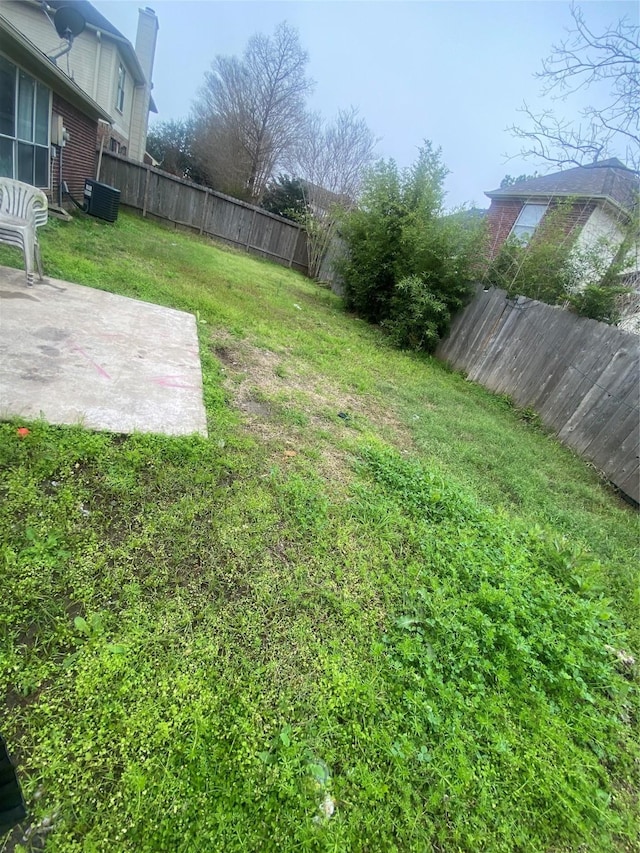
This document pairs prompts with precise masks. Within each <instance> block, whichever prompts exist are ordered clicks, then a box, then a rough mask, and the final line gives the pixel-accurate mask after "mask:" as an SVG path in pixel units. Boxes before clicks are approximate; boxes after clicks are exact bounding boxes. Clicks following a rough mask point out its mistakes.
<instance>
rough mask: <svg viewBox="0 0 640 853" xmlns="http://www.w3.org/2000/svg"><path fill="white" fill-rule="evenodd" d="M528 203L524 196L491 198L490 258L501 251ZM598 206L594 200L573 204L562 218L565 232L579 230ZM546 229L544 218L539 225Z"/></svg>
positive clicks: (550, 207) (489, 213)
mask: <svg viewBox="0 0 640 853" xmlns="http://www.w3.org/2000/svg"><path fill="white" fill-rule="evenodd" d="M531 201H532V202H533V203H535V202H536V201H542V199H535V198H532V199H531ZM525 203H526V200H525V199H522V198H494V199H492V200H491V206H490V208H489V212H488V214H487V224H488V228H489V259H490V260H491V259H492V258H495V256H496V255H497V254H498V252H499V251H500V247H501V246H502V244H503V243H504V241H505V240H506V239H507V237H508V236H509V234H510V233H511V229H512V228H513V226H514V224H515V221H516V219H517V218H518V214H519V213H520V211H521V210H522V207H523V206H524V204H525ZM554 207H555V205H554V204H553V202H552V203H551V204H550V205H549V210H548V211H547V214H545V217H546V216H547V215H548V213H550V212H551V211H553V210H554ZM595 207H596V202H594V201H578V202H576V203H575V204H573V205H572V206H571V209H570V210H568V211H567V213H566V215H565V216H564V217H563V220H562V231H563V234H565V235H566V234H571V233H572V232H574V231H575V233H576V234H577V233H578V232H579V230H580V229H581V228H582V227H583V226H584V225H585V224H586V222H587V220H588V219H589V217H590V216H591V214H592V213H593V211H594V209H595ZM543 230H544V219H543V220H542V222H541V223H540V225H539V226H538V232H540V231H543ZM538 232H536V233H538Z"/></svg>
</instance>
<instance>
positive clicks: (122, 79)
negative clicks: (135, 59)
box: [116, 63, 127, 113]
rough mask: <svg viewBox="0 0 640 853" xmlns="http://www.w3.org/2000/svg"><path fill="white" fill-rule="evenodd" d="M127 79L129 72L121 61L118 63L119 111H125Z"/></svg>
mask: <svg viewBox="0 0 640 853" xmlns="http://www.w3.org/2000/svg"><path fill="white" fill-rule="evenodd" d="M126 79H127V72H126V71H125V68H124V65H123V64H122V63H120V64H119V65H118V93H117V95H116V109H117V110H119V112H121V113H123V112H124V84H125V80H126Z"/></svg>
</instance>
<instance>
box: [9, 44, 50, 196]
mask: <svg viewBox="0 0 640 853" xmlns="http://www.w3.org/2000/svg"><path fill="white" fill-rule="evenodd" d="M50 115H51V91H50V89H48V88H47V87H46V86H43V85H42V83H40V82H38V80H34V79H33V77H30V76H29V74H27V73H26V72H24V71H23V70H22V69H21V68H19V67H18V66H16V65H14V64H13V63H12V62H9V60H8V59H6V58H5V57H4V56H0V175H2V176H3V177H6V178H16V179H17V180H18V181H24V182H25V183H27V184H33V186H36V187H41V188H44V189H47V188H48V187H49V125H50Z"/></svg>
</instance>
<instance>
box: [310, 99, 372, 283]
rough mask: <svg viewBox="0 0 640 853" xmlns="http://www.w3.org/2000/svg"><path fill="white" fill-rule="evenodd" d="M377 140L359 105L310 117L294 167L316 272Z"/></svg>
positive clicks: (355, 190) (358, 185)
mask: <svg viewBox="0 0 640 853" xmlns="http://www.w3.org/2000/svg"><path fill="white" fill-rule="evenodd" d="M376 142H377V140H376V138H375V137H374V135H373V133H372V132H371V130H370V129H369V127H368V126H367V123H366V121H365V120H364V119H363V118H361V117H360V116H359V114H358V110H357V109H356V108H355V107H351V108H350V109H348V110H340V111H339V112H338V114H337V116H336V118H335V119H334V120H333V121H331V122H326V121H325V120H324V119H323V118H322V117H321V116H319V115H318V114H313V115H310V116H309V118H308V123H307V128H306V133H305V136H304V138H303V140H302V144H301V145H300V146H299V148H298V151H297V154H296V164H295V167H294V171H295V172H296V173H297V174H298V175H299V176H300V177H301V178H302V189H303V192H304V198H305V202H306V211H305V214H304V217H303V220H304V224H305V227H306V229H307V234H308V249H309V272H310V274H311V275H312V276H313V277H314V278H317V277H318V275H319V273H320V268H321V266H322V261H323V258H324V257H325V255H326V253H327V250H328V248H329V246H330V244H331V243H332V241H333V240H334V237H335V233H336V227H337V221H338V214H339V211H340V210H345V209H349V208H350V207H351V206H352V205H353V204H354V202H355V200H356V198H357V196H358V191H359V189H360V182H361V180H362V175H363V172H364V170H365V169H366V167H367V166H369V165H370V164H371V162H372V160H373V151H374V148H375V146H376Z"/></svg>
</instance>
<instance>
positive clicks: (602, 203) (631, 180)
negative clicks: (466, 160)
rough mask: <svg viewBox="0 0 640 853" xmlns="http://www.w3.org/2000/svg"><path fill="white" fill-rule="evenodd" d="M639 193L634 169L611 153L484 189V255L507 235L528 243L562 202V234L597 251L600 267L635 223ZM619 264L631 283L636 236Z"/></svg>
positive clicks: (492, 254)
mask: <svg viewBox="0 0 640 853" xmlns="http://www.w3.org/2000/svg"><path fill="white" fill-rule="evenodd" d="M639 193H640V178H639V177H638V173H637V172H634V171H633V170H631V169H628V168H627V167H626V166H625V165H624V164H623V163H621V162H620V160H618V159H616V158H612V159H610V160H602V161H600V162H596V163H592V164H591V165H589V166H578V167H576V168H573V169H566V170H564V171H561V172H554V173H552V174H550V175H542V176H541V177H536V178H530V179H528V180H525V181H518V182H516V183H514V184H512V185H511V186H508V187H501V188H500V189H497V190H492V191H491V192H487V193H485V195H487V196H488V197H489V198H490V199H491V206H490V208H489V211H488V213H487V225H488V231H489V253H490V257H491V258H494V257H495V256H496V255H497V254H498V252H499V251H500V248H501V246H502V245H503V243H504V242H505V240H507V238H509V237H517V238H519V239H520V240H521V241H522V242H524V243H526V242H528V241H529V240H530V239H531V237H532V236H533V235H534V234H535V232H536V231H537V230H538V229H540V228H541V226H542V225H543V223H544V221H545V217H546V216H548V215H549V214H550V213H552V212H553V211H554V210H556V209H557V206H558V203H559V202H561V201H564V202H566V203H567V205H568V207H567V210H566V211H565V214H564V215H563V217H562V228H563V231H564V234H565V235H566V236H569V237H571V239H574V240H575V247H576V249H577V250H578V251H579V250H589V249H593V250H595V251H597V253H598V263H599V266H600V267H603V266H604V267H605V268H606V267H607V266H609V265H610V264H611V263H612V262H613V260H614V259H615V258H616V257H617V255H618V253H619V250H620V247H621V245H622V242H623V238H624V236H625V234H626V233H627V232H628V230H629V227H630V226H631V227H634V223H635V227H636V228H637V223H638V219H637V216H638V198H639ZM583 254H584V253H583ZM625 263H626V267H625V269H624V274H623V281H625V283H631V284H632V285H633V284H634V282H635V283H637V281H638V270H639V269H640V264H639V255H638V243H637V240H636V242H635V245H634V246H632V247H631V249H630V250H629V252H628V254H627V255H626V258H625ZM638 319H640V318H636V319H635V320H634V321H633V322H632V324H631V326H630V327H629V328H631V329H632V330H635V325H638V330H639V331H640V324H639V323H638ZM621 325H624V323H622V324H621Z"/></svg>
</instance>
